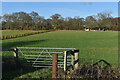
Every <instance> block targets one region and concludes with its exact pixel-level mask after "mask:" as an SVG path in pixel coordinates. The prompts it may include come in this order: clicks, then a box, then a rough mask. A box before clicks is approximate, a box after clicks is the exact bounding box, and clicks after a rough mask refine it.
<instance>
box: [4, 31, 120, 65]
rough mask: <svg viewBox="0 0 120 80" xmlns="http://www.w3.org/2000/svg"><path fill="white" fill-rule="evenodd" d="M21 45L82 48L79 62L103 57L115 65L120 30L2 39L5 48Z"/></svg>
mask: <svg viewBox="0 0 120 80" xmlns="http://www.w3.org/2000/svg"><path fill="white" fill-rule="evenodd" d="M20 46H21V47H23V46H24V47H53V48H54V47H57V48H66V47H68V48H77V49H79V50H80V52H79V59H80V61H79V64H84V63H88V64H91V63H95V62H97V61H99V60H101V59H103V60H105V61H107V62H108V63H110V64H111V65H112V66H113V67H117V65H118V32H116V31H104V32H102V31H95V32H94V31H90V32H85V31H54V32H48V33H43V34H36V35H30V36H25V37H19V38H14V39H8V40H2V47H3V48H15V47H20ZM6 55H9V54H6V53H3V56H6ZM11 55H12V54H11Z"/></svg>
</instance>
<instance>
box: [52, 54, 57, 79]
mask: <svg viewBox="0 0 120 80" xmlns="http://www.w3.org/2000/svg"><path fill="white" fill-rule="evenodd" d="M57 57H58V55H57V54H53V55H52V78H56V76H57Z"/></svg>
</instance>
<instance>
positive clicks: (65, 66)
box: [64, 51, 67, 71]
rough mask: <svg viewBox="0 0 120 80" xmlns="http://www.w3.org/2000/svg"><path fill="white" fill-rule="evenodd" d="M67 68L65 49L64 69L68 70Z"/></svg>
mask: <svg viewBox="0 0 120 80" xmlns="http://www.w3.org/2000/svg"><path fill="white" fill-rule="evenodd" d="M66 68H67V54H66V51H64V71H66Z"/></svg>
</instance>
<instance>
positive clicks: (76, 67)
mask: <svg viewBox="0 0 120 80" xmlns="http://www.w3.org/2000/svg"><path fill="white" fill-rule="evenodd" d="M75 61H78V53H75ZM75 69H78V62H77V63H76V64H75Z"/></svg>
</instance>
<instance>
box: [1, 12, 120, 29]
mask: <svg viewBox="0 0 120 80" xmlns="http://www.w3.org/2000/svg"><path fill="white" fill-rule="evenodd" d="M0 19H1V21H0V24H1V23H2V30H50V29H54V30H84V28H86V27H87V28H89V29H92V30H98V29H101V30H118V24H119V23H120V19H119V17H116V18H113V17H112V16H111V13H110V12H100V13H97V14H96V15H92V16H87V17H86V18H82V17H79V16H76V17H74V18H71V17H65V18H63V17H62V16H61V15H60V14H54V15H52V16H50V18H48V19H45V18H44V17H42V16H40V15H39V14H38V13H37V12H34V11H32V12H31V13H26V12H15V13H12V14H4V15H3V16H0Z"/></svg>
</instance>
